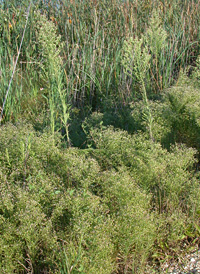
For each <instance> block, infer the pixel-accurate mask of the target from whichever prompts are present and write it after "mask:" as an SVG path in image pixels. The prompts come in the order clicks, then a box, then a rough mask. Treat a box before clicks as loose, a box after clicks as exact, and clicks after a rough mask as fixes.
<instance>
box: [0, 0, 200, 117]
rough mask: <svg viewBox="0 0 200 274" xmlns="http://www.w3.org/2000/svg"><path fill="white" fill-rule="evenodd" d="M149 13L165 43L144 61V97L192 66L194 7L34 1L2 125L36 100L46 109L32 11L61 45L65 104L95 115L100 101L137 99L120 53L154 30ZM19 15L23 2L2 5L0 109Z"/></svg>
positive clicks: (14, 49) (179, 3)
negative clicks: (128, 42)
mask: <svg viewBox="0 0 200 274" xmlns="http://www.w3.org/2000/svg"><path fill="white" fill-rule="evenodd" d="M154 7H157V10H158V12H157V16H158V17H159V20H160V26H161V27H162V29H163V30H164V31H165V32H166V41H165V46H164V47H162V46H161V48H160V49H159V51H160V52H159V53H158V56H156V60H155V56H153V55H152V58H151V60H150V62H151V64H150V68H149V71H148V73H147V78H148V85H147V91H148V95H149V96H150V97H152V96H154V95H156V96H159V94H161V93H162V91H163V89H165V88H166V87H169V86H170V85H172V84H173V83H174V82H175V80H176V79H177V78H178V75H179V72H180V68H183V69H184V68H185V67H186V66H188V65H193V64H194V62H195V60H196V58H197V56H198V54H199V35H200V31H199V16H198V14H199V10H200V4H199V1H179V0H174V1H157V0H156V1H155V0H154V1H139V2H138V1H119V0H118V1H117V0H116V1H106V0H102V1H91V0H84V1H81V2H77V1H68V0H64V1H62V2H60V1H59V3H58V2H57V1H48V2H47V1H33V5H32V8H31V13H30V20H29V24H28V29H27V32H26V35H25V40H24V43H23V48H22V53H21V56H20V61H19V64H18V70H17V73H16V74H15V79H14V82H13V85H12V91H11V93H10V96H9V99H8V102H7V106H6V111H5V115H4V118H5V120H10V119H15V118H16V117H17V116H18V115H19V113H22V112H29V111H31V110H30V106H32V107H33V108H38V106H36V105H37V104H38V103H39V104H41V101H43V102H42V104H44V105H46V102H45V99H44V96H46V95H47V94H48V84H47V81H46V80H44V79H43V77H42V76H41V64H42V65H44V64H43V59H42V49H41V47H40V46H39V41H38V37H37V35H36V29H37V22H36V21H35V11H36V10H38V11H39V13H40V14H41V15H44V16H45V18H46V21H47V22H48V21H49V22H51V23H52V27H53V28H55V29H54V31H55V33H56V35H58V36H59V35H60V37H61V41H62V42H63V49H62V51H61V52H60V58H62V70H63V72H62V73H64V76H63V77H62V85H63V88H64V89H65V92H66V100H67V102H68V103H70V104H71V105H72V106H75V107H78V108H80V109H82V108H84V107H86V106H87V107H89V108H92V110H97V109H99V108H101V107H102V104H104V102H106V101H107V100H110V99H111V100H113V102H114V101H118V102H121V103H122V104H127V103H129V102H131V101H132V100H133V99H134V98H135V97H136V96H137V94H138V90H139V89H140V87H139V86H138V84H137V81H135V79H134V78H131V79H130V77H128V76H127V75H126V74H125V73H124V68H123V66H122V65H121V51H122V48H123V44H124V41H125V40H129V39H130V38H131V37H133V38H135V37H136V36H138V37H140V36H141V35H142V34H145V33H146V31H147V29H148V28H149V26H150V24H151V26H153V24H154V23H155V22H152V23H151V20H152V19H151V18H152V14H153V11H154ZM26 9H27V1H9V3H6V2H2V3H1V10H0V12H1V22H0V26H1V30H0V31H1V38H2V39H1V42H0V43H1V57H0V58H1V59H0V60H1V68H0V69H1V79H0V81H1V85H2V87H3V88H2V89H1V96H0V98H1V102H0V104H1V105H2V100H3V98H4V95H5V89H6V86H7V81H8V79H9V73H10V72H11V70H12V67H13V61H14V60H15V58H16V55H17V51H18V47H19V43H20V38H21V33H22V30H23V28H24V24H25V17H24V14H25V12H26ZM154 27H155V26H154ZM154 31H155V29H154ZM155 35H156V33H155ZM153 39H155V40H156V39H159V37H153ZM41 90H42V91H43V92H41ZM57 93H58V92H57ZM43 95H44V96H43ZM37 96H38V97H39V98H40V99H39V98H38V100H37V99H36V97H37ZM55 96H57V97H59V95H58V94H55ZM27 98H29V99H28V100H30V102H31V103H30V104H27ZM42 98H43V99H42ZM102 102H103V103H102ZM27 105H28V106H27ZM33 105H34V106H33ZM46 107H47V108H49V106H48V105H46Z"/></svg>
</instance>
